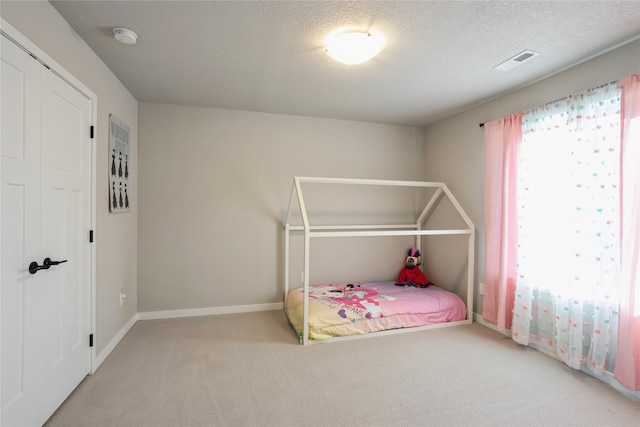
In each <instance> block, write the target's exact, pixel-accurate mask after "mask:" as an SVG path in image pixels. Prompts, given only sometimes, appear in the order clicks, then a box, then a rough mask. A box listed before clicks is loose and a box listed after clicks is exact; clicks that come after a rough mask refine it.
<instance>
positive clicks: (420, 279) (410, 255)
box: [396, 248, 433, 288]
mask: <svg viewBox="0 0 640 427" xmlns="http://www.w3.org/2000/svg"><path fill="white" fill-rule="evenodd" d="M419 256H420V251H419V250H417V249H416V248H411V249H409V251H408V252H407V258H406V259H405V261H404V267H402V270H400V275H399V276H398V280H396V286H405V285H406V286H415V287H417V288H426V287H429V285H433V283H431V280H429V279H427V278H426V276H425V275H424V273H423V272H422V270H420V267H419V266H420V261H419V259H418V257H419Z"/></svg>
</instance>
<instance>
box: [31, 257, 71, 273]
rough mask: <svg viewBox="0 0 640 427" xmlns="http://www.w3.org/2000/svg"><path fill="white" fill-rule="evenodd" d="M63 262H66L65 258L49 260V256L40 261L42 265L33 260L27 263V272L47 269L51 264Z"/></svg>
mask: <svg viewBox="0 0 640 427" xmlns="http://www.w3.org/2000/svg"><path fill="white" fill-rule="evenodd" d="M63 262H67V260H66V259H65V260H63V261H51V258H45V259H44V261H43V262H42V265H38V263H37V262H35V261H33V262H32V263H31V264H29V273H31V274H36V273H37V272H38V271H40V270H48V269H49V267H51V266H52V265H58V264H62V263H63Z"/></svg>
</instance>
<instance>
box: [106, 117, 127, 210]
mask: <svg viewBox="0 0 640 427" xmlns="http://www.w3.org/2000/svg"><path fill="white" fill-rule="evenodd" d="M129 135H130V133H129V126H127V125H126V124H125V123H124V122H122V120H120V119H118V118H117V117H116V116H114V115H113V114H110V115H109V211H110V212H114V213H118V212H129V210H130V208H129V198H130V196H131V195H130V193H129V190H130V187H129V174H130V173H131V171H130V165H129Z"/></svg>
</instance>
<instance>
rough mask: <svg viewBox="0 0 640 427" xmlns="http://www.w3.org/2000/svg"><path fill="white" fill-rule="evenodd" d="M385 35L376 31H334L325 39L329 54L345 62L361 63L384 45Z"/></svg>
mask: <svg viewBox="0 0 640 427" xmlns="http://www.w3.org/2000/svg"><path fill="white" fill-rule="evenodd" d="M384 43H385V39H384V36H383V35H382V34H380V33H378V32H374V31H368V32H367V31H352V30H348V31H346V32H339V33H336V32H333V33H331V34H329V35H328V36H327V38H326V39H325V46H326V51H327V54H329V56H330V57H332V58H333V59H335V60H336V61H339V62H342V63H343V64H348V65H354V64H361V63H363V62H365V61H368V60H370V59H371V58H373V57H374V56H376V55H377V54H378V53H379V52H380V51H381V50H382V48H383V47H384Z"/></svg>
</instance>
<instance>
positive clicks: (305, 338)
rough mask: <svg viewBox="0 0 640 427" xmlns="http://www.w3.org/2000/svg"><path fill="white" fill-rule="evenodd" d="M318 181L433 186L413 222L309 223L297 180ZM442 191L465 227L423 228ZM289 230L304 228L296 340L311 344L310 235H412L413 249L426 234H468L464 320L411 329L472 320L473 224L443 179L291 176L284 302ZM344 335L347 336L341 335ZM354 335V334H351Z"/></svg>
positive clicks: (287, 275) (286, 271)
mask: <svg viewBox="0 0 640 427" xmlns="http://www.w3.org/2000/svg"><path fill="white" fill-rule="evenodd" d="M303 182H305V183H320V184H350V185H378V186H391V187H418V188H435V189H436V190H435V192H434V194H433V195H432V196H431V199H430V200H429V202H428V203H427V205H426V206H425V208H424V210H423V211H422V213H421V214H420V215H419V217H418V219H417V221H416V222H415V223H412V224H382V225H362V224H359V225H358V224H356V225H328V226H327V225H314V226H311V225H310V224H309V218H308V216H307V209H306V206H305V203H304V198H303V196H302V186H301V183H303ZM443 194H445V195H446V196H447V197H448V198H449V201H450V202H451V203H452V204H453V207H454V208H455V209H456V210H457V211H458V214H459V215H460V217H461V218H462V220H463V221H464V222H465V224H466V226H467V228H466V229H465V228H456V229H433V230H432V229H427V230H425V229H423V224H424V223H425V222H426V220H427V219H428V217H429V215H430V214H431V212H432V210H433V209H434V208H435V207H436V205H437V203H438V202H439V200H440V198H441V197H442V195H443ZM294 196H296V197H297V199H298V207H299V209H300V214H301V216H302V223H303V224H302V225H292V224H291V212H292V206H293V198H294ZM291 231H298V232H299V231H304V270H303V273H302V274H303V278H302V282H303V325H304V326H303V331H302V337H300V342H301V343H302V344H304V345H306V344H311V343H312V342H309V260H310V250H311V249H310V246H311V238H312V237H360V236H414V237H415V245H416V248H417V249H420V250H421V247H422V238H423V236H428V235H460V234H468V235H469V244H468V259H467V298H466V306H467V319H466V320H464V321H456V322H450V323H446V324H438V325H430V326H424V327H416V328H411V329H417V330H420V329H425V328H434V327H442V326H454V325H460V324H468V323H472V322H473V300H474V295H473V291H474V284H475V283H474V275H475V226H474V224H473V222H472V221H471V219H470V218H469V216H468V215H467V214H466V212H465V211H464V210H463V209H462V206H460V203H458V201H457V200H456V198H455V197H454V196H453V194H452V193H451V191H449V189H448V188H447V186H446V184H445V183H443V182H418V181H389V180H376V179H348V178H313V177H299V176H296V177H294V185H293V188H292V190H291V197H290V200H289V208H288V211H287V218H286V220H285V241H284V248H285V273H284V282H285V284H284V289H285V295H284V299H285V302H286V298H287V294H288V292H289V284H290V272H289V270H290V265H289V263H290V260H289V257H290V255H291V254H290V241H289V238H290V233H291ZM399 332H402V330H399V329H395V330H389V331H384V332H377V333H378V334H383V333H399ZM341 338H348V337H341ZM353 338H357V337H353Z"/></svg>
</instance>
